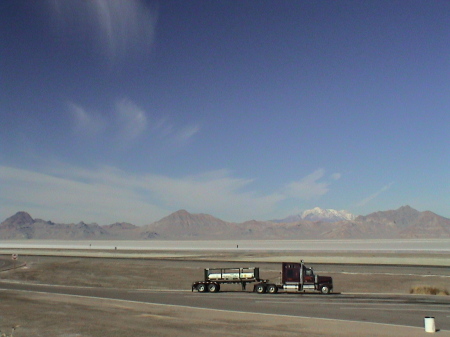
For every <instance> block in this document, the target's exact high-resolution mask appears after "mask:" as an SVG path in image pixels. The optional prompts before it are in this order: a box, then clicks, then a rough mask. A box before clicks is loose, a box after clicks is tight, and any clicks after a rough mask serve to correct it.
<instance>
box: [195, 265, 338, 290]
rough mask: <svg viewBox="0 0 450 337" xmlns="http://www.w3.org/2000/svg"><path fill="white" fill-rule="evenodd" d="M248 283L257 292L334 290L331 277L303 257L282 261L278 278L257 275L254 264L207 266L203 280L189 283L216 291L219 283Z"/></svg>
mask: <svg viewBox="0 0 450 337" xmlns="http://www.w3.org/2000/svg"><path fill="white" fill-rule="evenodd" d="M248 283H255V284H254V286H253V291H254V292H256V293H258V294H264V293H269V294H276V293H277V292H279V291H283V292H296V293H299V292H306V291H315V292H320V293H322V294H329V293H331V292H332V291H333V279H332V278H331V277H330V276H319V275H315V274H314V271H313V269H312V268H309V267H307V266H306V265H305V264H304V262H303V260H302V261H300V263H296V262H282V264H281V272H280V281H279V282H270V281H269V280H265V279H262V278H260V277H259V268H257V267H252V268H207V269H205V270H204V278H203V280H202V281H195V282H193V283H192V291H195V290H196V291H198V292H201V293H204V292H218V291H220V285H222V284H241V286H242V290H245V287H246V285H247V284H248Z"/></svg>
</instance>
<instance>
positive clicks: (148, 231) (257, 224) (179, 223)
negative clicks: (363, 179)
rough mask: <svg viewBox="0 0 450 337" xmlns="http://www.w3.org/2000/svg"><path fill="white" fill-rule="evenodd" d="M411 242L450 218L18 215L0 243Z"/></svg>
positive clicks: (437, 234)
mask: <svg viewBox="0 0 450 337" xmlns="http://www.w3.org/2000/svg"><path fill="white" fill-rule="evenodd" d="M400 238H405V239H413V238H450V219H448V218H444V217H441V216H439V215H437V214H435V213H433V212H430V211H425V212H419V211H417V210H415V209H413V208H411V207H409V206H402V207H400V208H399V209H397V210H388V211H383V212H381V211H380V212H375V213H371V214H368V215H366V216H358V217H356V218H355V219H353V220H343V221H338V222H330V221H309V220H300V221H293V222H284V223H279V222H273V221H257V220H250V221H246V222H242V223H232V222H226V221H223V220H220V219H218V218H215V217H213V216H211V215H209V214H191V213H189V212H187V211H185V210H179V211H177V212H175V213H172V214H170V215H168V216H167V217H164V218H162V219H161V220H159V221H156V222H154V223H152V224H149V225H146V226H143V227H138V226H135V225H132V224H129V223H125V222H121V223H114V224H111V225H107V226H99V225H97V224H95V223H94V224H86V223H84V222H80V223H78V224H57V223H53V222H51V221H44V220H41V219H33V218H32V217H31V216H30V215H29V214H28V213H26V212H18V213H16V214H15V215H13V216H11V217H9V218H8V219H6V220H5V221H3V222H2V223H1V224H0V239H57V240H58V239H60V240H76V239H97V240H101V239H128V240H133V239H140V240H157V239H166V240H167V239H171V240H183V239H400Z"/></svg>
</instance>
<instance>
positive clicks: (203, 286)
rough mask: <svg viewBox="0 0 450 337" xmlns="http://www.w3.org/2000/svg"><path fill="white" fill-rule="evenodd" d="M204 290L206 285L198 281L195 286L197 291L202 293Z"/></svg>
mask: <svg viewBox="0 0 450 337" xmlns="http://www.w3.org/2000/svg"><path fill="white" fill-rule="evenodd" d="M206 290H207V289H206V285H205V284H204V283H200V284H199V285H198V286H197V291H198V292H199V293H204V292H205V291H206Z"/></svg>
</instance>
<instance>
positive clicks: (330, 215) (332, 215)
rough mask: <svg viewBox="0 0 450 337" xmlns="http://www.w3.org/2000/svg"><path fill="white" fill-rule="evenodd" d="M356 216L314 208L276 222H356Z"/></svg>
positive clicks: (344, 212) (333, 210)
mask: <svg viewBox="0 0 450 337" xmlns="http://www.w3.org/2000/svg"><path fill="white" fill-rule="evenodd" d="M355 218H356V216H355V215H354V214H352V213H350V212H347V211H344V210H342V211H337V210H335V209H323V208H320V207H314V208H313V209H308V210H306V211H303V212H302V213H300V214H296V215H291V216H288V217H287V218H284V219H281V220H276V221H275V222H296V221H301V220H308V221H323V222H337V221H343V220H354V219H355Z"/></svg>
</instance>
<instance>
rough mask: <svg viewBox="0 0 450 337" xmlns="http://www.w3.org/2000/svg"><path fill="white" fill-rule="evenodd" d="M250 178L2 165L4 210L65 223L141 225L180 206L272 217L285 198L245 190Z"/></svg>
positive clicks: (234, 215)
mask: <svg viewBox="0 0 450 337" xmlns="http://www.w3.org/2000/svg"><path fill="white" fill-rule="evenodd" d="M251 182H252V180H248V179H241V178H234V177H232V176H231V175H230V172H228V171H226V170H219V171H213V172H205V173H202V174H199V175H196V176H187V177H180V178H173V177H168V176H161V175H153V174H143V175H134V174H128V173H126V172H124V171H121V170H118V169H115V168H111V167H101V168H98V169H96V170H88V169H83V168H78V167H73V166H68V165H60V166H53V167H52V168H50V169H49V170H47V171H46V172H37V171H31V170H24V169H17V168H11V167H7V166H0V184H1V186H2V189H1V191H0V201H1V203H0V213H2V214H5V216H9V215H11V214H12V213H14V212H16V211H17V210H26V211H29V212H30V213H32V215H33V216H38V217H42V218H51V219H52V220H56V221H63V222H78V221H81V220H83V221H88V222H99V223H101V224H106V223H112V222H115V221H129V222H132V223H135V224H138V225H143V224H147V223H150V222H152V221H155V220H158V219H160V218H161V217H163V216H166V215H168V214H169V213H170V212H172V211H174V210H177V209H180V208H185V209H188V210H189V211H191V212H205V211H208V212H210V213H212V214H214V215H215V216H219V217H222V218H224V219H225V220H232V221H233V220H247V219H249V218H253V217H255V215H262V214H266V215H267V216H270V214H271V210H273V208H274V207H275V205H276V203H277V202H278V201H280V200H282V199H283V198H284V196H282V195H279V194H276V193H274V194H269V195H259V194H257V193H255V192H248V191H245V190H246V189H247V188H248V187H249V185H250V184H251ZM230 217H231V218H230Z"/></svg>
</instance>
